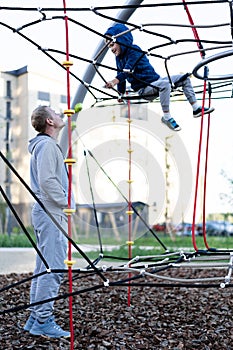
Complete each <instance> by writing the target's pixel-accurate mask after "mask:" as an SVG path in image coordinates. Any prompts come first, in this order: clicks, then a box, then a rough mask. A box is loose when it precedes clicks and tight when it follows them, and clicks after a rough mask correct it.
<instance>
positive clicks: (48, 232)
mask: <svg viewBox="0 0 233 350" xmlns="http://www.w3.org/2000/svg"><path fill="white" fill-rule="evenodd" d="M52 215H53V216H54V218H55V219H56V221H57V222H58V223H59V224H60V225H61V226H62V227H63V228H64V230H65V231H66V232H67V219H66V217H64V216H62V215H54V214H52ZM32 224H33V228H34V232H35V235H36V238H37V246H38V248H39V250H40V252H41V253H42V255H43V257H44V258H45V260H46V261H47V263H48V265H49V268H51V269H63V270H64V269H65V264H64V260H65V259H66V256H67V238H66V237H65V236H64V234H63V233H62V232H61V231H60V230H59V229H58V228H57V227H56V225H55V224H54V223H53V222H52V220H51V219H50V218H49V217H48V215H47V214H46V213H45V212H44V211H43V210H42V209H40V208H38V207H37V208H36V207H34V208H33V210H32ZM45 270H46V267H45V265H44V263H43V262H42V260H41V259H40V257H39V256H38V255H37V257H36V266H35V270H34V275H35V274H38V273H41V272H44V271H45ZM62 277H63V273H45V274H44V275H42V276H39V277H36V278H33V279H32V283H31V290H30V303H34V302H38V301H41V300H45V299H49V298H52V297H55V296H57V294H58V291H59V287H60V284H61V281H62ZM53 304H54V301H51V302H48V303H44V304H40V305H37V306H34V307H31V308H30V310H31V315H32V316H33V317H34V318H36V319H38V320H39V321H40V322H44V321H45V320H46V319H47V318H49V317H51V316H52V314H53Z"/></svg>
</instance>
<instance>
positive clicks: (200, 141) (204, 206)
mask: <svg viewBox="0 0 233 350" xmlns="http://www.w3.org/2000/svg"><path fill="white" fill-rule="evenodd" d="M182 1H183V4H184V8H185V10H186V13H187V16H188V19H189V22H190V24H191V25H192V26H193V27H192V31H193V35H194V37H195V39H196V40H197V47H198V49H199V51H200V55H201V57H202V58H205V51H204V49H203V46H202V43H201V41H200V38H199V35H198V32H197V29H196V28H195V27H194V22H193V19H192V17H191V14H190V12H189V9H188V6H187V4H186V2H185V0H182ZM207 78H208V68H207V67H206V66H205V67H204V87H203V98H202V116H201V126H200V137H199V148H198V160H197V171H196V184H195V195H194V207H193V222H192V242H193V247H194V249H195V250H198V247H197V244H196V237H195V224H196V207H197V193H198V182H199V171H200V161H201V148H202V137H203V122H204V120H203V119H204V118H203V116H204V106H205V95H206V84H207ZM209 106H210V98H209ZM209 134H210V116H208V126H207V141H206V153H205V156H206V158H205V171H204V192H203V239H204V243H205V246H206V248H207V249H209V246H208V243H207V240H206V229H205V215H206V210H205V209H206V184H207V168H208V167H207V162H208V150H209Z"/></svg>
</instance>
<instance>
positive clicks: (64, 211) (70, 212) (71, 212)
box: [63, 208, 76, 215]
mask: <svg viewBox="0 0 233 350" xmlns="http://www.w3.org/2000/svg"><path fill="white" fill-rule="evenodd" d="M75 212H76V210H75V209H71V208H65V209H63V213H65V214H66V215H71V214H73V213H75Z"/></svg>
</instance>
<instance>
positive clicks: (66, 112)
mask: <svg viewBox="0 0 233 350" xmlns="http://www.w3.org/2000/svg"><path fill="white" fill-rule="evenodd" d="M63 113H64V114H66V115H67V117H70V116H71V115H73V114H75V110H74V109H65V110H64V112H63Z"/></svg>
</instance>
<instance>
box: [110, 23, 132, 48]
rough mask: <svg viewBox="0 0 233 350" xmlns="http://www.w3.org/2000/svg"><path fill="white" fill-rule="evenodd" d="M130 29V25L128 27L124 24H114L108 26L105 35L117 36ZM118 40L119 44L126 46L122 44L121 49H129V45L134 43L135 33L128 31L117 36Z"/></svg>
mask: <svg viewBox="0 0 233 350" xmlns="http://www.w3.org/2000/svg"><path fill="white" fill-rule="evenodd" d="M127 30H129V28H128V27H126V26H125V25H124V24H121V23H117V24H114V25H113V26H112V27H110V28H108V30H107V31H106V33H105V35H108V36H111V37H112V36H116V35H118V34H120V33H123V32H125V31H127ZM116 41H117V43H118V44H120V45H121V44H124V45H126V46H124V45H123V46H121V50H122V51H123V52H124V51H125V50H126V49H127V46H131V45H132V44H133V35H132V34H131V32H127V33H125V34H122V35H120V36H118V37H117V38H116Z"/></svg>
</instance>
